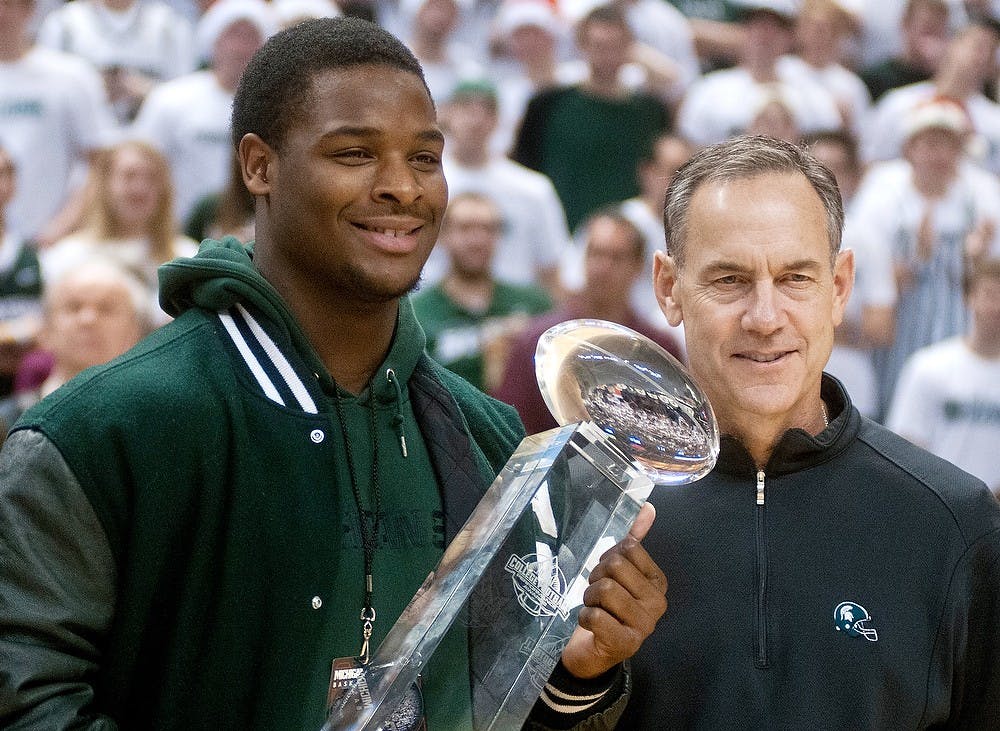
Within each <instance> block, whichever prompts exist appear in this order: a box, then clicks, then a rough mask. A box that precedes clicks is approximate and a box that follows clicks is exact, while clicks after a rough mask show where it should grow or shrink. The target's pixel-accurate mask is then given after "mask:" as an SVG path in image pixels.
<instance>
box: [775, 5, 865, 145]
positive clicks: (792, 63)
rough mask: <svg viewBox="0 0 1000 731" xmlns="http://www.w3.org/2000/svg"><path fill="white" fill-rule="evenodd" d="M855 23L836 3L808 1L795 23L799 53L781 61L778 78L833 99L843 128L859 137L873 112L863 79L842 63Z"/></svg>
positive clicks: (778, 66)
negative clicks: (813, 86)
mask: <svg viewBox="0 0 1000 731" xmlns="http://www.w3.org/2000/svg"><path fill="white" fill-rule="evenodd" d="M856 27H857V24H856V20H855V18H854V16H853V15H851V14H850V13H849V12H847V10H845V9H844V8H843V7H842V6H841V5H840V4H839V2H837V0H805V2H803V4H802V7H801V8H800V9H799V14H798V17H797V18H796V22H795V38H796V53H795V54H789V55H787V56H783V57H782V58H781V59H779V60H778V65H777V71H778V76H779V77H781V78H782V79H784V80H785V81H787V82H789V83H791V84H793V85H794V84H795V83H796V80H797V79H803V80H806V81H808V82H810V83H814V84H817V85H819V86H822V87H823V88H824V89H826V90H827V91H828V92H829V93H830V95H831V96H832V97H833V99H834V102H835V103H836V105H837V110H838V111H839V112H840V116H841V117H842V119H843V126H844V127H845V128H847V129H849V130H850V131H851V132H852V133H853V134H854V135H855V136H858V135H860V133H861V132H862V130H863V128H864V124H865V122H866V121H867V117H868V113H869V110H870V108H871V103H872V101H871V95H870V94H869V93H868V88H867V87H866V86H865V83H864V82H863V81H862V80H861V78H860V77H859V76H858V75H857V74H855V73H854V72H853V71H850V70H848V69H847V68H845V67H844V65H843V64H842V63H841V62H840V60H841V58H843V56H844V49H845V48H846V46H847V43H848V40H849V39H850V38H851V37H853V35H854V31H855V29H856Z"/></svg>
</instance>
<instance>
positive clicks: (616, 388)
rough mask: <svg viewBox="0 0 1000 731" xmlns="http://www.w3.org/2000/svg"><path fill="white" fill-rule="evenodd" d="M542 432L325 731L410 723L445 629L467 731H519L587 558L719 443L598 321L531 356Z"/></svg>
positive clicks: (645, 356) (708, 464) (564, 631)
mask: <svg viewBox="0 0 1000 731" xmlns="http://www.w3.org/2000/svg"><path fill="white" fill-rule="evenodd" d="M535 370H536V376H537V380H538V386H539V389H540V390H541V393H542V396H543V398H544V399H545V403H546V405H547V406H548V408H549V410H550V411H551V412H552V415H553V416H554V417H555V419H556V422H557V423H559V424H562V425H563V426H560V427H558V428H556V429H552V430H549V431H546V432H543V433H541V434H535V435H531V436H528V437H526V438H525V439H524V440H523V441H522V442H521V444H520V445H519V447H518V449H517V450H516V451H515V452H514V454H513V455H512V456H511V458H510V460H509V461H508V462H507V464H506V465H505V467H504V468H503V470H502V471H501V472H500V474H499V475H498V476H497V477H496V479H495V480H494V482H493V484H492V485H491V486H490V488H489V489H488V490H487V492H486V494H485V495H484V496H483V498H482V500H481V501H480V502H479V504H478V506H477V507H476V509H475V510H474V511H473V513H472V515H471V516H470V517H469V519H468V521H467V522H466V523H465V525H464V526H463V528H462V529H461V531H460V532H459V533H458V535H457V536H456V538H455V539H454V541H452V543H451V544H450V545H449V546H448V548H447V549H446V551H445V553H444V556H443V557H442V559H441V561H440V563H439V564H438V566H437V568H436V569H435V571H434V572H433V573H432V574H431V575H430V576H429V577H428V578H427V580H426V581H425V582H424V583H423V585H422V586H421V588H420V589H419V590H418V592H417V594H416V595H415V596H414V598H413V599H412V600H411V602H410V604H409V605H408V607H407V608H406V609H405V610H404V612H403V614H402V615H401V616H400V618H399V620H398V621H397V622H396V624H395V625H394V626H393V627H392V629H391V630H390V631H389V633H388V634H387V635H386V637H385V639H384V640H383V642H382V644H381V645H380V646H379V648H378V650H376V651H375V653H374V654H373V655H372V656H371V658H370V659H369V661H368V662H367V663H366V664H364V666H363V667H362V668H361V669H360V670H357V671H355V672H353V673H351V675H350V677H349V678H345V680H344V682H343V683H342V688H341V692H340V693H339V694H338V695H337V697H336V698H333V699H332V700H331V706H330V711H329V716H328V720H327V723H326V725H325V726H324V731H325V730H326V729H348V728H350V729H373V730H374V729H385V730H386V731H389V730H395V729H410V728H414V727H415V726H414V725H413V722H412V721H411V720H410V719H416V718H420V717H421V716H422V713H421V712H420V706H421V700H420V692H419V676H420V673H421V670H422V669H423V667H424V666H425V665H426V663H427V662H428V660H429V659H430V658H431V656H432V655H433V654H434V652H435V650H436V649H437V648H438V646H439V645H440V644H441V643H442V641H444V640H445V639H446V637H448V638H449V639H450V640H451V641H454V638H453V635H454V633H460V634H461V635H462V636H463V638H464V641H465V642H466V643H467V644H468V648H469V673H468V678H469V694H470V703H471V708H472V722H473V727H474V728H475V729H476V730H477V731H480V730H493V729H497V730H499V729H514V728H520V727H521V725H522V724H523V723H524V720H525V719H526V718H527V716H528V713H529V712H530V711H531V708H532V706H533V705H534V704H535V701H536V700H537V699H538V697H539V695H540V693H541V692H542V689H543V688H544V686H545V683H546V681H547V679H548V678H549V676H550V675H551V674H552V671H553V669H554V668H555V666H556V664H557V663H558V661H559V659H560V657H561V656H562V653H563V651H564V649H566V647H567V643H569V642H570V639H571V637H572V636H573V635H574V632H577V631H578V627H577V624H578V623H577V619H578V616H579V613H580V610H581V608H582V607H583V606H584V592H585V590H586V589H587V587H588V585H589V583H590V579H591V572H592V571H593V570H594V569H595V567H596V566H597V564H598V562H599V561H600V559H601V557H602V555H603V554H604V553H605V552H606V551H607V550H608V549H610V548H612V547H613V546H615V545H616V544H617V543H618V542H619V541H621V540H622V539H623V538H625V536H626V535H628V534H629V531H630V529H631V528H632V526H633V524H634V523H636V518H637V517H638V516H639V512H640V509H641V508H642V506H643V504H644V503H645V501H646V499H647V497H648V496H649V494H650V492H651V491H652V490H653V488H654V487H655V486H660V489H664V488H669V487H670V486H678V485H684V484H687V483H690V482H693V481H695V480H697V479H699V478H701V477H703V476H704V475H705V474H707V473H708V472H709V471H710V470H711V469H712V467H713V466H714V465H715V460H716V458H717V456H718V452H719V432H718V427H717V424H716V421H715V416H714V414H713V412H712V408H711V406H710V404H709V403H708V400H707V399H706V398H705V396H704V394H703V393H702V392H701V390H700V389H699V388H698V386H697V385H696V384H695V383H694V381H693V380H692V379H691V378H690V376H689V375H688V374H687V373H686V371H685V370H684V368H683V367H682V366H681V364H680V363H678V361H677V360H676V359H675V358H674V357H673V356H671V355H670V354H669V353H667V352H666V351H665V350H663V349H662V348H660V347H659V346H658V345H656V344H655V343H653V342H652V341H651V340H649V339H648V338H646V337H644V336H642V335H640V334H639V333H636V332H634V331H632V330H630V329H628V328H626V327H623V326H621V325H617V324H613V323H610V322H604V321H601V320H571V321H569V322H564V323H561V324H559V325H556V326H555V327H553V328H551V329H549V330H548V331H547V332H546V333H545V334H543V335H542V337H541V338H540V339H539V342H538V346H537V350H536V353H535Z"/></svg>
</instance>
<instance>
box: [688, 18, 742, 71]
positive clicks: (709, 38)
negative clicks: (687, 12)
mask: <svg viewBox="0 0 1000 731" xmlns="http://www.w3.org/2000/svg"><path fill="white" fill-rule="evenodd" d="M688 21H689V22H690V24H691V33H692V34H693V35H694V49H695V53H697V54H698V58H700V59H701V60H702V61H716V60H718V61H727V62H729V63H736V62H737V61H738V60H739V58H740V54H741V53H742V50H743V43H744V40H743V39H744V36H745V31H744V30H743V28H742V27H741V26H740V25H739V24H738V23H727V22H724V21H721V20H707V19H705V18H689V19H688Z"/></svg>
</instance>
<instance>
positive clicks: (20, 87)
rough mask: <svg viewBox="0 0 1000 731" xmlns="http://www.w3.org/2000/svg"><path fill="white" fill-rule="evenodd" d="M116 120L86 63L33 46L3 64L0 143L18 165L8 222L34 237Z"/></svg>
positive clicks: (0, 70) (78, 179) (97, 78)
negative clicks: (17, 57)
mask: <svg viewBox="0 0 1000 731" xmlns="http://www.w3.org/2000/svg"><path fill="white" fill-rule="evenodd" d="M112 127H113V123H112V121H111V112H110V110H109V109H108V105H107V98H106V96H105V93H104V83H103V81H102V80H101V77H100V75H99V74H98V73H97V72H96V71H95V70H94V69H93V68H92V67H91V66H90V65H89V64H88V63H87V62H86V61H84V60H82V59H79V58H76V57H75V56H71V55H69V54H65V53H60V52H58V51H53V50H51V49H48V48H41V47H39V46H36V47H34V48H32V49H31V50H30V51H28V53H26V54H25V55H24V56H22V57H21V58H20V59H19V60H17V61H14V62H13V63H0V144H2V145H3V146H4V147H5V148H6V149H7V150H8V152H10V155H11V157H12V158H13V160H14V163H15V164H16V166H17V191H16V193H15V195H14V199H13V200H12V201H11V202H10V204H9V206H8V208H7V215H6V217H7V221H8V222H9V225H10V226H12V227H13V228H16V229H17V230H18V231H20V232H21V233H23V234H24V235H25V236H28V237H31V236H35V235H36V234H38V233H39V231H40V229H42V227H44V226H45V224H46V223H48V221H49V220H50V219H51V218H52V217H53V216H54V215H55V214H56V213H57V212H58V211H59V210H60V209H61V208H62V206H63V205H64V204H65V202H66V199H67V196H68V195H69V193H70V192H71V190H72V189H73V187H74V184H79V183H81V182H82V179H83V176H82V175H80V174H78V173H82V172H83V171H84V170H85V162H86V157H87V154H88V153H89V152H91V151H92V150H94V149H96V148H98V147H100V146H102V145H104V144H107V143H108V142H109V141H110V135H111V130H112Z"/></svg>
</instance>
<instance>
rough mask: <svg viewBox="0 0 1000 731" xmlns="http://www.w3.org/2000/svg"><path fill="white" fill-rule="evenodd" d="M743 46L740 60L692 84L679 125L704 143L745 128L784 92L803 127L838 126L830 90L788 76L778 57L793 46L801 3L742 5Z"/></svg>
mask: <svg viewBox="0 0 1000 731" xmlns="http://www.w3.org/2000/svg"><path fill="white" fill-rule="evenodd" d="M741 17H742V27H743V31H744V37H743V40H744V42H743V49H742V55H741V58H740V62H739V64H738V65H737V66H735V67H733V68H730V69H723V70H721V71H713V72H711V73H708V74H705V76H703V77H702V78H701V79H699V80H698V81H696V82H695V83H694V84H692V85H691V88H690V89H688V92H687V94H686V95H685V97H684V101H683V102H682V103H681V106H680V109H679V110H678V113H677V128H678V130H679V131H680V133H681V134H682V135H684V137H686V138H687V139H689V140H691V141H692V142H694V143H696V144H698V145H710V144H714V143H716V142H722V141H723V140H726V139H729V138H730V137H733V136H735V135H737V134H742V133H743V132H744V131H745V130H746V129H747V128H748V127H749V125H750V122H751V118H752V116H753V114H754V113H755V112H756V111H757V110H759V109H760V108H761V106H762V103H763V101H764V100H765V98H766V97H768V96H773V95H774V94H775V93H777V94H779V95H780V96H781V97H782V99H784V100H785V102H786V104H788V105H789V107H790V108H791V109H792V110H793V112H794V116H795V118H796V120H797V122H798V125H799V128H800V130H801V131H802V132H803V133H805V132H814V131H818V130H822V129H834V128H836V127H839V126H840V125H841V123H842V119H841V115H840V112H839V111H838V108H837V104H836V101H835V99H834V97H833V95H832V94H830V92H828V91H827V90H826V89H824V88H823V87H822V86H820V85H819V84H817V83H816V82H815V81H812V80H810V79H807V78H801V76H796V77H795V78H787V79H786V78H784V77H783V75H782V72H781V68H780V67H779V65H778V60H779V59H780V58H781V57H782V56H784V55H785V54H786V53H788V52H789V51H790V50H791V47H792V40H793V32H792V30H793V24H794V20H795V9H794V6H793V4H792V3H790V2H784V3H783V2H778V1H777V0H774V1H773V2H769V3H768V2H757V3H752V4H746V5H745V6H744V8H743V10H742V16H741Z"/></svg>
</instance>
